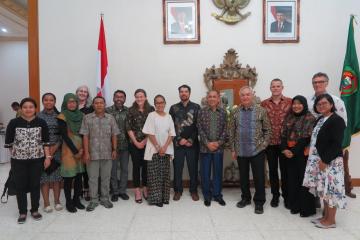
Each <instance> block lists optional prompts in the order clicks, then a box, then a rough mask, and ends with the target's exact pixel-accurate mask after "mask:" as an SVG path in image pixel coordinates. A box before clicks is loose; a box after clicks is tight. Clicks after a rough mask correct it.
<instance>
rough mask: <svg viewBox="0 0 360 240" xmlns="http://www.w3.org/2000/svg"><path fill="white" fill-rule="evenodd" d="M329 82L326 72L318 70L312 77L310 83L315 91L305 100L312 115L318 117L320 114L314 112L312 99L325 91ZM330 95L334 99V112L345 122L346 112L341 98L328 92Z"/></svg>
mask: <svg viewBox="0 0 360 240" xmlns="http://www.w3.org/2000/svg"><path fill="white" fill-rule="evenodd" d="M328 84H329V77H328V75H327V74H326V73H322V72H318V73H316V74H315V75H314V76H313V77H312V85H313V88H314V91H315V93H314V94H313V95H312V96H310V97H308V99H307V102H308V106H309V110H310V112H311V113H312V114H313V115H314V117H316V118H318V117H319V116H320V114H317V113H315V111H314V101H315V99H316V97H317V96H319V95H320V94H323V93H327V91H326V87H327V86H328ZM330 95H331V97H332V98H333V99H334V103H335V108H336V113H337V114H338V115H339V116H340V117H342V118H343V119H344V121H345V124H346V123H347V114H346V108H345V104H344V102H343V100H341V99H340V98H339V97H337V96H335V95H332V94H330Z"/></svg>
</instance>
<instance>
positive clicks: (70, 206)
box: [65, 201, 77, 213]
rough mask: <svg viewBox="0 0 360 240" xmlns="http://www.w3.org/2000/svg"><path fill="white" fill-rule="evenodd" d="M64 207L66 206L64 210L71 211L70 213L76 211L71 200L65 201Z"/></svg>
mask: <svg viewBox="0 0 360 240" xmlns="http://www.w3.org/2000/svg"><path fill="white" fill-rule="evenodd" d="M65 207H66V210H67V211H68V212H71V213H76V212H77V210H76V207H75V206H74V204H73V202H72V201H71V202H66V205H65Z"/></svg>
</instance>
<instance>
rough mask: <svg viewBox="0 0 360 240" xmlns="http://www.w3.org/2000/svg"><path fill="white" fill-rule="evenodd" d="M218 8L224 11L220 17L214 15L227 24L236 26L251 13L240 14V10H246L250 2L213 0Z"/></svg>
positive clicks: (214, 15)
mask: <svg viewBox="0 0 360 240" xmlns="http://www.w3.org/2000/svg"><path fill="white" fill-rule="evenodd" d="M213 2H214V4H215V6H216V7H218V8H220V9H222V12H221V14H220V15H218V14H216V13H212V14H211V15H212V16H213V17H215V18H216V19H218V20H220V21H223V22H225V23H227V24H235V23H237V22H240V21H242V20H244V19H245V18H247V17H248V16H249V15H250V14H251V13H250V12H247V13H245V14H242V13H240V9H244V8H245V7H246V6H247V5H248V4H249V3H250V0H213Z"/></svg>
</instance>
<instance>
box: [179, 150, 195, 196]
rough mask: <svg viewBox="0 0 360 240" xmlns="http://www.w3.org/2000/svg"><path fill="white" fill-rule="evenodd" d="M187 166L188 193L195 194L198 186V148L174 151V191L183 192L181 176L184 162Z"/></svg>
mask: <svg viewBox="0 0 360 240" xmlns="http://www.w3.org/2000/svg"><path fill="white" fill-rule="evenodd" d="M185 158H186V164H187V166H188V171H189V176H190V189H189V190H190V192H191V193H196V192H197V186H198V169H199V166H198V164H199V147H198V145H195V146H193V147H176V148H175V150H174V161H173V164H174V191H175V192H181V193H182V192H183V186H182V176H183V169H184V162H185Z"/></svg>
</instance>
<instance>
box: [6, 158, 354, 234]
mask: <svg viewBox="0 0 360 240" xmlns="http://www.w3.org/2000/svg"><path fill="white" fill-rule="evenodd" d="M8 170H9V164H1V165H0V186H1V190H2V186H3V184H4V181H5V180H6V178H7V174H8ZM129 192H130V191H129ZM354 192H355V193H357V194H358V196H359V197H358V198H357V199H348V209H347V210H342V211H339V212H338V215H337V221H338V222H337V224H338V227H337V228H336V229H331V230H323V229H317V228H315V227H314V226H313V224H311V223H310V219H309V218H307V219H303V218H300V217H299V216H294V215H291V214H290V213H289V212H288V211H287V210H286V209H285V208H284V207H283V205H282V203H281V206H280V207H279V208H276V209H274V208H271V207H270V206H269V201H268V202H267V203H266V205H265V213H264V214H263V215H255V214H254V213H253V206H248V207H246V208H244V209H239V208H236V207H235V204H236V202H237V201H238V200H239V197H240V191H239V189H225V190H224V199H225V201H226V203H227V205H226V207H221V206H219V205H218V204H217V203H214V202H213V203H212V205H211V207H209V208H207V207H205V206H204V205H203V202H202V201H199V202H193V201H192V200H191V198H190V196H189V195H188V194H187V193H184V195H183V197H182V198H181V200H180V201H179V202H173V201H171V202H170V205H167V206H165V207H163V208H158V207H153V206H148V205H147V204H145V203H143V204H136V203H135V202H134V200H133V198H131V199H130V200H129V201H121V200H120V201H119V202H117V203H115V206H114V208H113V209H105V208H103V207H102V206H100V207H98V208H97V209H95V211H94V212H91V213H88V212H85V211H79V212H78V213H76V214H70V213H68V212H67V211H65V210H63V211H61V212H53V213H50V214H47V213H43V220H41V221H40V222H35V221H33V220H32V219H31V218H30V217H29V218H28V220H27V222H26V223H25V224H24V225H18V224H17V223H16V219H17V216H18V215H17V207H16V201H15V198H14V197H11V199H9V203H7V204H0V240H12V239H21V240H24V239H34V240H35V239H36V240H42V239H44V240H45V239H46V240H48V239H51V240H57V239H59V240H72V239H74V240H92V239H94V240H102V239H105V240H111V239H116V240H121V239H127V240H130V239H131V240H132V239H143V240H152V239H154V240H162V239H174V240H177V239H179V240H193V239H194V240H195V239H196V240H202V239H204V240H212V239H217V240H241V239H246V240H252V239H255V240H257V239H276V240H280V239H286V240H288V239H291V240H295V239H316V240H320V239H326V240H330V239H334V240H335V239H336V240H337V239H341V240H345V239H360V224H359V221H360V189H359V188H357V189H355V191H354ZM130 195H131V194H130ZM267 196H268V199H270V197H271V196H270V194H269V191H267ZM62 197H63V196H62ZM131 197H132V195H131ZM63 202H64V200H63ZM318 215H319V214H318Z"/></svg>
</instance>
